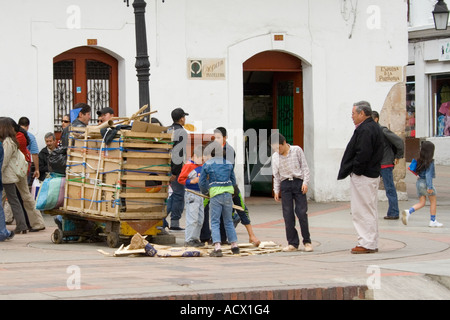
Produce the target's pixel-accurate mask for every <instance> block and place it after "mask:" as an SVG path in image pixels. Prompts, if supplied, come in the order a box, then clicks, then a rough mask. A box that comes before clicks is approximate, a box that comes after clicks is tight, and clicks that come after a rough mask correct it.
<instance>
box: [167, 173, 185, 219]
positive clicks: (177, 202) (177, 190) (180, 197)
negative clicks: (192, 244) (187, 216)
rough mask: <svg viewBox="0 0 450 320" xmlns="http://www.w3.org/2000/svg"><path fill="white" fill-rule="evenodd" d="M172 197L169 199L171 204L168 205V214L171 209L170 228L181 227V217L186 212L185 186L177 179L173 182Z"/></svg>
mask: <svg viewBox="0 0 450 320" xmlns="http://www.w3.org/2000/svg"><path fill="white" fill-rule="evenodd" d="M170 186H171V187H172V191H173V192H172V195H171V196H170V197H169V199H167V201H168V202H170V204H169V203H168V204H167V208H168V212H169V207H170V227H179V226H180V219H181V215H182V213H183V210H184V194H185V190H184V189H185V187H184V185H182V184H180V183H179V182H178V176H177V178H176V179H175V180H174V181H172V182H171V184H170Z"/></svg>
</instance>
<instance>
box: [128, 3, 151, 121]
mask: <svg viewBox="0 0 450 320" xmlns="http://www.w3.org/2000/svg"><path fill="white" fill-rule="evenodd" d="M124 2H126V3H127V6H129V3H128V2H129V0H124ZM146 6H147V4H146V3H145V0H134V2H133V8H134V16H135V30H136V65H135V66H136V71H137V78H138V82H139V108H138V109H140V108H142V107H143V106H145V105H147V106H148V107H147V109H145V111H144V112H150V87H149V78H150V61H149V59H148V52H147V31H146V26H145V7H146ZM149 119H150V116H145V117H144V118H143V119H142V120H143V121H146V122H149Z"/></svg>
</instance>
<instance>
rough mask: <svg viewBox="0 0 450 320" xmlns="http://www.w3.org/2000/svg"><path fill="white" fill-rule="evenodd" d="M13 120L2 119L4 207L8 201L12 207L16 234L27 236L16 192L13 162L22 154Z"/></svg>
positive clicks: (24, 220) (0, 138)
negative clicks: (15, 156) (15, 157)
mask: <svg viewBox="0 0 450 320" xmlns="http://www.w3.org/2000/svg"><path fill="white" fill-rule="evenodd" d="M11 120H12V119H10V118H7V117H0V141H1V142H2V146H3V163H2V168H1V169H2V185H3V190H4V192H3V193H2V207H3V206H4V203H5V201H6V199H8V203H9V205H10V207H11V211H12V213H13V216H14V220H15V221H16V229H15V230H14V233H16V234H25V233H27V232H28V226H27V222H26V218H25V212H24V209H23V208H22V205H21V204H20V201H19V197H18V195H17V191H16V182H18V181H19V177H18V176H17V175H16V173H15V171H14V168H13V166H14V165H15V163H13V161H11V159H12V158H13V157H14V154H15V153H16V152H21V151H20V149H19V142H18V141H17V138H16V131H15V129H14V127H13V125H12V122H11Z"/></svg>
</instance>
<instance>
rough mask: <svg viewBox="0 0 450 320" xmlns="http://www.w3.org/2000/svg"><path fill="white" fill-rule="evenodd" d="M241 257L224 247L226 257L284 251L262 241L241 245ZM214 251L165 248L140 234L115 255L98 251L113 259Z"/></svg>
mask: <svg viewBox="0 0 450 320" xmlns="http://www.w3.org/2000/svg"><path fill="white" fill-rule="evenodd" d="M238 245H239V249H240V252H241V253H240V254H239V255H233V254H232V252H231V246H230V245H224V246H222V252H223V255H225V256H248V255H259V254H267V253H274V252H280V251H282V248H281V246H280V245H279V244H276V243H275V242H273V241H261V243H260V245H259V246H258V247H255V246H254V245H253V244H252V243H240V244H238ZM213 250H214V246H210V245H208V246H204V247H201V248H194V247H173V246H163V245H157V244H152V243H149V242H148V241H147V240H145V237H144V236H142V235H140V234H139V233H137V234H135V235H134V236H133V238H132V239H131V243H130V245H128V246H126V247H124V245H122V246H121V247H120V248H119V249H117V250H116V251H115V252H114V253H113V254H110V253H108V252H106V251H104V250H101V249H100V250H98V252H100V253H102V254H104V255H106V256H112V257H126V256H131V255H141V256H150V257H161V258H162V257H202V256H208V255H209V253H211V251H213Z"/></svg>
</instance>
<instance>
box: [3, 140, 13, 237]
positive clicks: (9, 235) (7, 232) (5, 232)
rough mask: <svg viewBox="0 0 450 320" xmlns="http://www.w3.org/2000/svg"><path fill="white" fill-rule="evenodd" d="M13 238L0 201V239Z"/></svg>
mask: <svg viewBox="0 0 450 320" xmlns="http://www.w3.org/2000/svg"><path fill="white" fill-rule="evenodd" d="M2 166H3V142H1V141H0V169H1V168H2ZM2 192H3V184H2V170H0V194H1V193H2ZM12 238H14V231H9V230H8V229H6V222H5V212H4V211H3V205H2V203H1V202H0V241H5V240H11V239H12Z"/></svg>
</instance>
